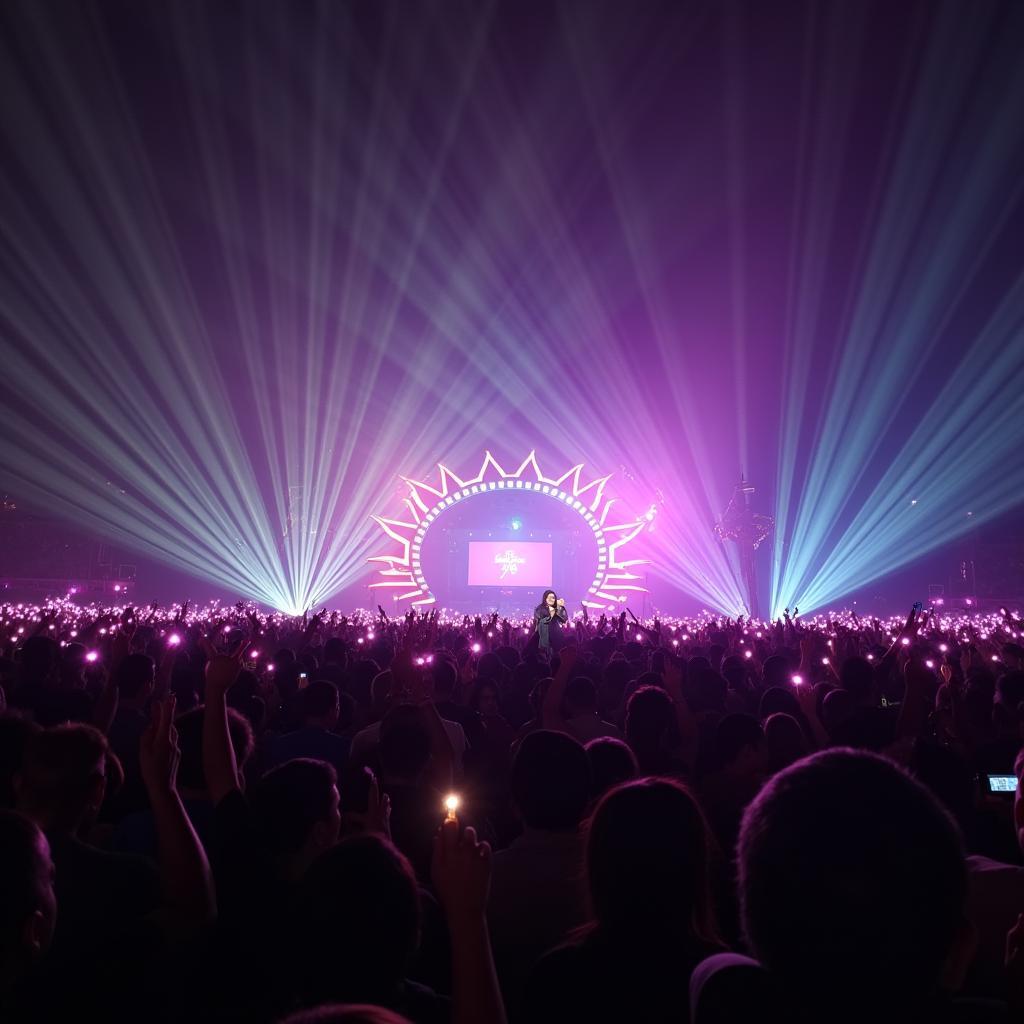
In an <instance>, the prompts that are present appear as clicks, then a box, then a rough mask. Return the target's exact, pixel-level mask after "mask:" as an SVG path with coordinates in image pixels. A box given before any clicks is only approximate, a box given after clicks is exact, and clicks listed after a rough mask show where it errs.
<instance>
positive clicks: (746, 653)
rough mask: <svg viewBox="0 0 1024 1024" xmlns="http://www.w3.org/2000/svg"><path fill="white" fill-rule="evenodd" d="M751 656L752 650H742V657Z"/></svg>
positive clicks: (752, 654)
mask: <svg viewBox="0 0 1024 1024" xmlns="http://www.w3.org/2000/svg"><path fill="white" fill-rule="evenodd" d="M753 656H754V652H753V651H744V652H743V657H744V658H752V657H753Z"/></svg>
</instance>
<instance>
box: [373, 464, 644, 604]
mask: <svg viewBox="0 0 1024 1024" xmlns="http://www.w3.org/2000/svg"><path fill="white" fill-rule="evenodd" d="M437 468H438V481H437V483H436V484H429V483H424V482H423V481H420V480H412V479H410V478H408V477H404V476H403V477H401V479H402V480H403V481H404V482H405V483H406V484H407V485H408V487H409V496H408V497H406V498H404V499H403V504H404V505H405V512H404V513H402V514H401V517H400V518H394V519H391V518H386V517H384V516H372V517H371V518H372V519H373V520H374V522H376V523H377V524H378V525H379V526H380V528H381V529H382V530H383V531H384V534H385V535H386V536H387V537H388V538H389V539H390V540H391V541H394V542H395V543H396V544H397V545H398V548H397V550H396V551H395V553H392V554H380V555H373V556H371V557H370V558H369V559H368V561H370V562H374V563H376V564H378V565H379V569H378V576H379V577H380V578H379V579H378V580H377V581H376V582H374V583H371V584H370V586H371V588H374V589H390V590H393V591H396V592H397V593H395V594H394V600H396V601H409V602H410V603H411V604H412V605H414V606H422V605H430V604H434V603H435V602H436V601H437V597H436V595H435V593H434V591H433V590H432V589H431V585H430V581H429V580H428V579H427V578H426V576H425V575H424V571H423V565H422V562H421V558H420V554H421V551H422V548H423V541H424V538H425V537H426V536H427V533H428V531H429V530H430V529H431V528H432V527H433V526H434V525H435V524H436V523H437V522H438V520H439V519H440V518H441V517H442V516H443V515H444V513H445V511H446V510H447V509H449V508H451V507H453V506H454V505H456V504H460V503H463V502H466V501H472V500H473V499H474V498H475V497H478V496H480V495H484V494H489V493H491V492H495V491H509V490H512V491H517V492H526V493H533V494H537V495H539V496H541V497H543V498H549V499H550V500H552V501H556V502H558V503H560V504H561V505H562V506H564V507H565V508H567V509H571V510H572V511H574V512H576V513H578V514H579V516H580V518H581V519H582V520H583V522H584V523H585V524H586V526H587V528H588V529H589V530H591V531H592V533H593V537H594V540H595V542H596V545H597V564H596V565H595V566H594V573H593V582H592V583H591V585H590V587H589V588H588V592H587V594H586V597H585V598H584V600H583V602H582V603H583V605H584V606H586V607H588V608H595V609H600V610H603V611H610V610H612V609H614V608H616V607H617V606H618V605H620V604H623V603H625V601H626V599H627V595H628V594H629V593H630V592H640V593H643V592H646V590H647V588H646V587H644V586H642V585H641V581H642V579H643V577H642V576H641V575H640V574H638V573H636V572H634V571H633V570H634V569H635V568H636V567H637V566H640V565H646V564H648V563H649V559H646V558H625V557H623V556H624V554H625V549H626V547H627V545H628V544H629V543H630V541H632V540H634V539H635V538H636V537H637V536H638V535H639V534H641V533H642V532H643V531H644V530H645V529H648V528H649V526H650V516H649V515H645V516H639V517H636V516H629V515H627V516H625V517H622V516H621V515H619V514H618V513H619V512H620V505H621V503H620V500H619V499H618V498H614V497H607V496H606V491H607V488H608V481H609V480H611V477H612V474H609V475H608V476H603V477H599V478H597V479H594V480H591V481H590V482H589V483H586V482H584V474H583V470H584V466H583V463H580V464H578V465H576V466H573V467H572V468H571V469H570V470H568V471H567V472H565V473H563V474H562V475H561V476H557V477H556V476H546V475H545V474H544V473H543V472H542V471H541V468H540V466H539V464H538V462H537V456H536V452H534V451H531V452H530V454H529V455H527V457H526V458H525V459H524V460H523V462H522V464H521V465H520V466H519V467H518V468H517V469H516V470H515V471H514V472H508V471H506V470H505V469H503V468H502V467H501V466H500V465H499V464H498V462H497V460H496V459H495V458H494V456H493V455H492V454H491V453H490V452H489V451H488V452H485V454H484V460H483V464H482V465H481V467H480V470H479V472H477V473H476V474H475V475H474V476H472V477H468V478H466V479H463V478H461V477H459V476H457V475H456V474H455V473H453V472H452V471H451V470H450V469H449V468H448V467H447V466H445V465H442V464H441V463H438V464H437Z"/></svg>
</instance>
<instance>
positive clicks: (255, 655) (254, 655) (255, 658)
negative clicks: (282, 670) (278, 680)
mask: <svg viewBox="0 0 1024 1024" xmlns="http://www.w3.org/2000/svg"><path fill="white" fill-rule="evenodd" d="M259 656H260V652H259V651H252V652H251V653H250V655H249V657H250V658H252V660H253V661H258V660H259Z"/></svg>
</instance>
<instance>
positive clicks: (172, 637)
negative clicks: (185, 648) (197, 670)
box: [167, 633, 181, 647]
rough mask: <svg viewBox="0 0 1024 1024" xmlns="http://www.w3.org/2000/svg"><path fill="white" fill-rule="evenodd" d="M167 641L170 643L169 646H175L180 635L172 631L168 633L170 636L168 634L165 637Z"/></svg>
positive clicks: (179, 641)
mask: <svg viewBox="0 0 1024 1024" xmlns="http://www.w3.org/2000/svg"><path fill="white" fill-rule="evenodd" d="M167 642H168V644H170V645H171V647H177V646H178V644H180V643H181V637H180V636H178V634H177V633H172V634H171V635H170V636H169V637H168V638H167Z"/></svg>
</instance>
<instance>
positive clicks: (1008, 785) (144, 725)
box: [0, 599, 1024, 1024]
mask: <svg viewBox="0 0 1024 1024" xmlns="http://www.w3.org/2000/svg"><path fill="white" fill-rule="evenodd" d="M552 636H553V637H554V642H553V643H552V647H551V649H548V648H547V647H545V646H542V645H541V644H540V642H539V640H540V638H539V637H538V631H537V629H536V628H535V624H534V621H533V619H532V618H526V619H524V620H522V621H519V620H509V619H502V618H500V617H499V616H498V615H497V614H494V615H491V616H487V617H485V616H481V617H477V618H471V617H469V616H464V615H461V614H449V613H440V612H437V611H432V612H431V611H426V612H409V613H407V614H405V615H400V616H393V617H389V616H388V615H387V614H386V613H385V612H384V611H383V610H382V609H380V610H378V612H377V613H372V614H371V613H369V612H365V611H363V612H358V613H354V614H351V615H342V614H341V613H339V612H334V613H330V614H329V613H328V612H327V611H326V610H324V611H322V612H320V613H318V614H315V615H306V616H303V617H301V618H290V617H287V616H284V615H281V614H276V613H265V612H262V611H260V610H258V609H257V608H255V607H253V606H247V605H244V604H239V605H236V606H234V607H230V606H228V607H224V606H221V605H218V604H211V605H209V606H206V607H202V608H190V607H188V605H187V604H185V605H181V606H178V605H175V606H172V607H160V606H157V605H153V606H151V607H149V608H133V607H129V606H125V607H116V608H103V607H97V606H95V605H92V606H90V605H87V604H78V603H75V602H73V601H72V600H70V599H63V600H54V601H50V602H46V603H44V604H42V605H38V606H36V605H28V604H21V605H13V604H12V605H5V606H3V607H2V608H0V702H2V704H0V712H2V714H0V1020H3V1021H33V1022H34V1021H63V1020H73V1019H74V1020H78V1019H81V1020H89V1021H92V1020H95V1021H103V1022H119V1021H128V1020H131V1021H138V1020H156V1021H177V1020H188V1021H190V1022H191V1021H206V1020H211V1021H212V1020H217V1021H253V1022H278V1021H288V1022H289V1024H300V1022H313V1021H315V1022H321V1024H322V1022H334V1021H348V1022H381V1024H384V1022H390V1024H394V1022H402V1021H411V1022H413V1024H433V1022H445V1021H452V1022H455V1024H490V1022H497V1024H501V1022H503V1021H506V1020H511V1021H513V1022H518V1021H524V1022H533V1021H538V1022H545V1021H565V1020H579V1021H585V1022H604V1021H608V1022H611V1021H616V1022H652V1024H653V1022H659V1024H660V1022H666V1024H667V1022H670V1021H671V1022H685V1021H689V1020H692V1021H694V1022H697V1024H712V1022H714V1024H717V1022H722V1024H725V1022H736V1024H740V1022H748V1021H760V1020H787V1021H806V1022H810V1021H841V1022H846V1021H849V1022H852V1021H855V1020H856V1021H862V1020H865V1019H872V1020H876V1021H926V1020H927V1021H951V1022H952V1021H965V1022H966V1021H980V1022H988V1021H1002V1020H1012V1019H1014V1018H1015V1016H1016V1015H1017V1014H1020V1013H1021V1012H1022V1011H1024V854H1022V847H1024V797H1022V795H1021V790H1020V786H1019V782H1020V779H1021V775H1022V773H1024V751H1022V747H1024V647H1022V636H1024V623H1022V622H1021V619H1020V616H1019V613H1017V612H1016V611H1015V610H1010V609H1002V610H1001V611H1000V612H999V613H998V614H997V613H994V612H993V613H988V614H980V613H978V612H976V611H971V610H968V611H966V612H958V613H954V612H949V613H946V612H944V611H942V610H941V609H928V610H923V609H921V608H920V607H919V606H915V607H914V609H912V610H911V611H910V613H909V615H908V616H907V617H906V618H905V619H904V618H901V619H900V620H898V621H896V620H892V619H889V620H885V621H881V620H879V619H875V618H870V617H863V616H858V615H856V614H855V613H853V612H844V613H841V614H836V615H817V616H814V617H806V616H805V617H801V616H800V615H799V614H798V612H797V611H796V610H795V609H794V610H793V612H792V614H791V613H790V612H789V611H788V610H787V612H786V613H785V614H784V616H783V617H782V618H780V619H779V620H778V621H775V622H760V621H751V620H746V619H744V618H743V617H740V618H738V619H736V618H724V617H722V616H716V615H713V614H709V613H705V614H702V615H701V616H699V617H694V618H688V619H675V618H668V617H664V618H660V619H646V620H643V621H639V620H637V619H635V618H634V617H632V615H628V613H627V611H622V612H621V613H620V614H617V615H602V616H600V618H598V617H596V616H594V615H588V614H586V613H577V614H575V615H574V616H573V617H572V618H570V619H569V621H568V622H567V623H566V625H565V626H564V628H563V629H562V630H561V631H560V632H558V631H552Z"/></svg>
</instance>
